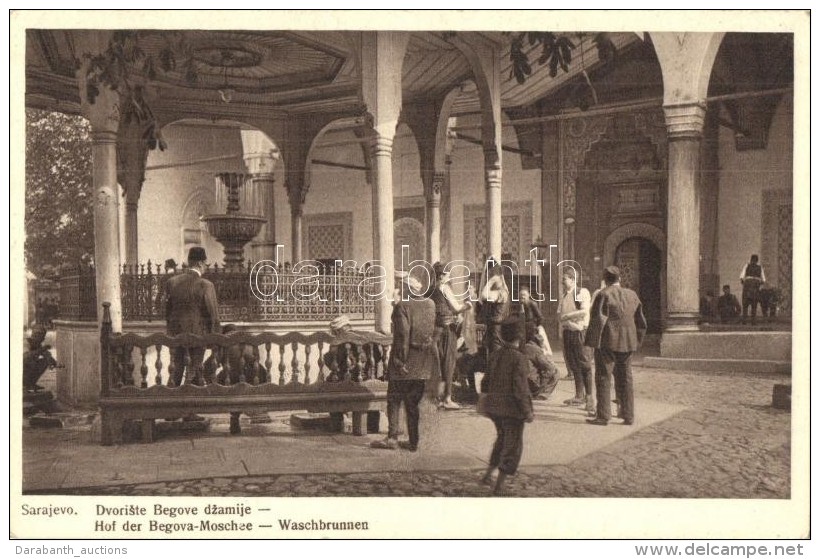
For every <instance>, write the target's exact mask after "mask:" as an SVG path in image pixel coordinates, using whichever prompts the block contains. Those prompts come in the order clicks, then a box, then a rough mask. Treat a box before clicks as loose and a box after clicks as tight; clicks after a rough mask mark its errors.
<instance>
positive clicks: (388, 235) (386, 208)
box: [371, 134, 395, 332]
mask: <svg viewBox="0 0 820 559" xmlns="http://www.w3.org/2000/svg"><path fill="white" fill-rule="evenodd" d="M371 147H372V154H373V155H372V157H373V159H372V161H373V167H374V169H375V171H376V177H375V178H376V180H375V181H373V206H374V208H375V218H376V222H375V223H374V227H373V231H374V233H375V237H376V242H377V243H378V244H377V247H378V250H377V251H376V255H375V256H376V260H377V261H378V263H379V264H380V265H381V266H382V268H383V271H384V278H383V280H382V281H380V283H379V285H378V287H377V290H378V291H381V292H382V293H383V294H384V296H383V297H381V298H379V299H378V300H377V301H376V330H378V331H380V332H390V328H391V321H390V315H391V313H392V305H391V297H392V294H393V283H394V279H393V275H394V268H395V265H394V254H393V138H392V137H387V136H384V135H380V134H377V135H376V138H375V140H374V141H373V144H372V146H371Z"/></svg>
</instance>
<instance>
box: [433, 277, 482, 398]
mask: <svg viewBox="0 0 820 559" xmlns="http://www.w3.org/2000/svg"><path fill="white" fill-rule="evenodd" d="M433 272H434V273H435V275H436V286H435V288H434V289H433V292H432V295H430V299H432V301H433V303H435V307H436V340H437V343H438V353H439V368H440V369H441V376H442V380H443V381H444V394H443V396H442V399H441V402H440V403H439V406H441V407H443V408H444V409H447V410H457V409H459V408H460V407H461V406H459V405H458V404H457V403H455V402H454V401H453V373H454V372H455V367H456V342H457V341H458V322H459V315H460V314H462V313H464V312H467V311H468V310H470V308H471V307H472V305H471V304H470V303H469V302H464V303H462V302H461V301H459V300H458V299H456V297H455V295H454V294H453V290H452V289H451V288H450V271H449V270H447V269H445V267H444V264H442V263H441V262H436V263H435V264H433Z"/></svg>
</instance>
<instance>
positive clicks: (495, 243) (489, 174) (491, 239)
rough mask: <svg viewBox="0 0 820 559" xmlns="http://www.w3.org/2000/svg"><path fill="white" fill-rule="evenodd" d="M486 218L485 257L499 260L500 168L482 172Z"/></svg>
mask: <svg viewBox="0 0 820 559" xmlns="http://www.w3.org/2000/svg"><path fill="white" fill-rule="evenodd" d="M484 181H485V193H484V195H485V199H486V218H487V250H488V254H487V256H488V257H490V256H493V257H495V258H496V259H499V260H500V259H501V168H500V167H495V168H488V169H485V170H484Z"/></svg>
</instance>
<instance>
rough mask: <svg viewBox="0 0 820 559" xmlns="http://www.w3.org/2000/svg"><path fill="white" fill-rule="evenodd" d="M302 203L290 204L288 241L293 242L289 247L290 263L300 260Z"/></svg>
mask: <svg viewBox="0 0 820 559" xmlns="http://www.w3.org/2000/svg"><path fill="white" fill-rule="evenodd" d="M303 207H304V204H293V203H291V205H290V242H291V243H292V244H293V247H292V249H291V257H292V259H293V262H292V264H295V263H296V262H300V261H301V260H302V210H303Z"/></svg>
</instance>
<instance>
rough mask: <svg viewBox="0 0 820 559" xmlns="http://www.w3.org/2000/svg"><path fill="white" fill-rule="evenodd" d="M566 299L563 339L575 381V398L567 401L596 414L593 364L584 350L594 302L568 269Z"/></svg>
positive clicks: (562, 312)
mask: <svg viewBox="0 0 820 559" xmlns="http://www.w3.org/2000/svg"><path fill="white" fill-rule="evenodd" d="M561 281H562V284H563V286H564V295H563V297H562V298H561V303H560V305H559V307H558V312H559V320H560V323H561V337H562V338H563V340H564V361H565V363H566V365H567V372H568V373H569V374H571V375H572V376H573V378H574V379H575V397H574V398H570V399H569V400H565V401H564V403H565V404H567V405H570V406H583V405H586V410H587V411H588V412H591V413H594V412H595V399H594V397H593V395H592V381H593V379H592V364H591V363H590V362H589V356H588V355H587V352H586V349H585V347H584V336H585V334H586V329H587V326H589V309H590V307H591V299H590V296H589V291H588V290H587V289H585V288H583V287H578V285H577V280H576V272H575V270H573V269H572V268H565V269H564V273H563V275H562V278H561Z"/></svg>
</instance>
